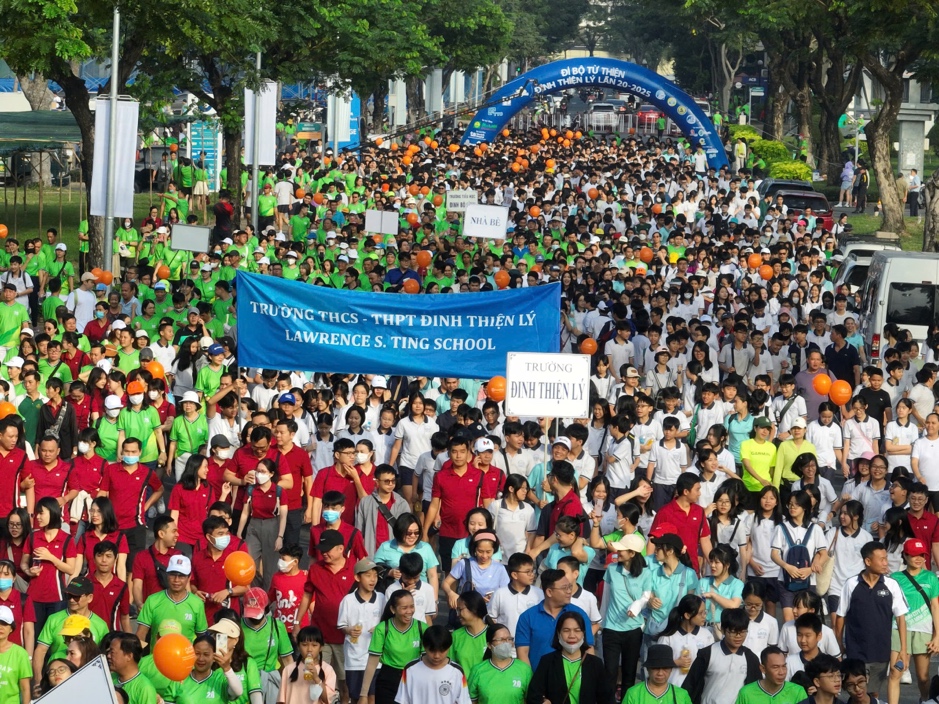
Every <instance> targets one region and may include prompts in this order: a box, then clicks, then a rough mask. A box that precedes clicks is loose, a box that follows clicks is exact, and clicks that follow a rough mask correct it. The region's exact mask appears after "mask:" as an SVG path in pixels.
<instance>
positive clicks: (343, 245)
mask: <svg viewBox="0 0 939 704" xmlns="http://www.w3.org/2000/svg"><path fill="white" fill-rule="evenodd" d="M339 249H349V245H348V243H346V242H340V243H339Z"/></svg>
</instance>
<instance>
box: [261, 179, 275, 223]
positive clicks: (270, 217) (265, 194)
mask: <svg viewBox="0 0 939 704" xmlns="http://www.w3.org/2000/svg"><path fill="white" fill-rule="evenodd" d="M276 214H277V196H275V195H274V186H273V185H272V184H271V183H270V182H268V183H265V184H264V190H263V191H262V192H261V195H260V196H258V227H259V228H261V229H262V230H264V229H265V228H266V227H267V226H268V225H273V224H274V216H275V215H276Z"/></svg>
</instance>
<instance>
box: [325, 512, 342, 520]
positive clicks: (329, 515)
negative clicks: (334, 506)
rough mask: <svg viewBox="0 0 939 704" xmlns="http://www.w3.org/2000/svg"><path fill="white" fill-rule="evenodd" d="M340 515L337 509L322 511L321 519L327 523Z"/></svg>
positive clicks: (337, 518)
mask: <svg viewBox="0 0 939 704" xmlns="http://www.w3.org/2000/svg"><path fill="white" fill-rule="evenodd" d="M341 515H342V514H341V513H340V512H339V511H323V520H324V521H326V522H327V523H335V522H336V521H338V520H339V517H340V516H341Z"/></svg>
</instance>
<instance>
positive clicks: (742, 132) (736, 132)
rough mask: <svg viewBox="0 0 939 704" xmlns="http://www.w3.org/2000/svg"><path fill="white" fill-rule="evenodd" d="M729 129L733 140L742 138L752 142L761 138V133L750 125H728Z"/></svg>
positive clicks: (748, 142)
mask: <svg viewBox="0 0 939 704" xmlns="http://www.w3.org/2000/svg"><path fill="white" fill-rule="evenodd" d="M727 129H728V131H729V132H730V138H731V139H733V140H736V139H742V140H743V141H744V142H746V143H747V144H750V143H752V142H754V141H756V140H758V139H760V133H759V132H757V131H756V130H755V129H754V128H753V127H751V126H750V125H728V127H727Z"/></svg>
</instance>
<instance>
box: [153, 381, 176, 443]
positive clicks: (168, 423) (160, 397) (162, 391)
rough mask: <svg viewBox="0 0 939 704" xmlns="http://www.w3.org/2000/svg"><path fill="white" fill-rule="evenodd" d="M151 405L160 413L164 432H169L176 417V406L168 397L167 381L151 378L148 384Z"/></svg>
mask: <svg viewBox="0 0 939 704" xmlns="http://www.w3.org/2000/svg"><path fill="white" fill-rule="evenodd" d="M147 394H148V395H149V398H150V405H151V406H152V407H153V408H155V409H156V411H157V413H159V414H160V425H162V426H163V431H164V432H167V433H168V432H169V431H170V428H172V427H173V420H174V419H175V418H176V406H174V405H173V404H172V403H170V402H169V401H168V400H167V399H166V382H165V381H164V380H163V379H157V378H154V379H151V380H150V383H149V384H147Z"/></svg>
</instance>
